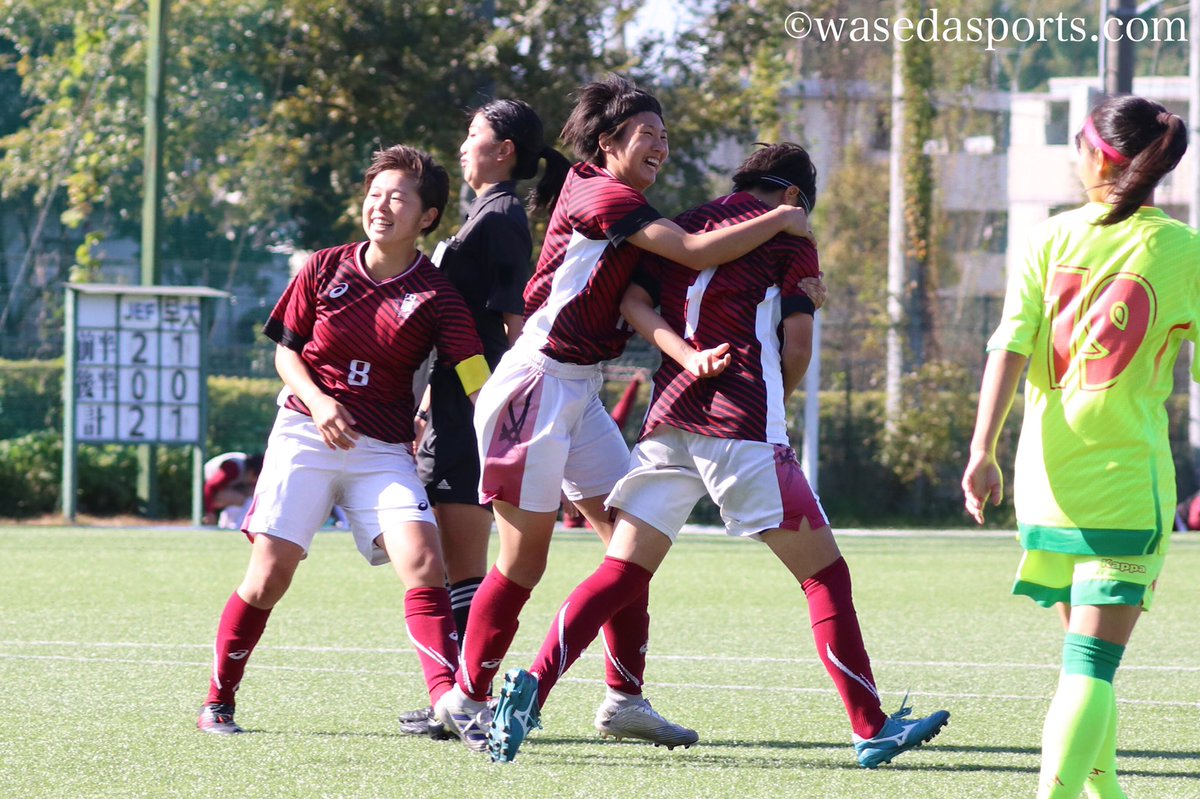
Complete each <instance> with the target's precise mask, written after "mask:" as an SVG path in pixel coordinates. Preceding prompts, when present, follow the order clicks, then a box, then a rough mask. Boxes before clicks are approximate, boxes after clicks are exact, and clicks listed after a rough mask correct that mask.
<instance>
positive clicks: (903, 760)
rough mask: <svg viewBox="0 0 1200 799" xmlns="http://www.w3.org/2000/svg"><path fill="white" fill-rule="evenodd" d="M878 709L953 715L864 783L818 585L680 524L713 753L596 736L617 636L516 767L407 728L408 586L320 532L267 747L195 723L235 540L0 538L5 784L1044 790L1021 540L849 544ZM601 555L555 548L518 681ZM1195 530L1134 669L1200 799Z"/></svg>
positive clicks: (676, 703)
mask: <svg viewBox="0 0 1200 799" xmlns="http://www.w3.org/2000/svg"><path fill="white" fill-rule="evenodd" d="M841 544H842V550H843V552H844V553H845V555H846V557H847V560H848V561H849V563H850V566H851V569H852V572H853V575H854V582H855V598H856V604H857V606H858V611H859V617H860V619H861V621H862V626H863V630H864V635H865V637H866V640H867V645H868V648H869V651H870V652H871V654H872V658H873V665H874V671H875V676H876V680H877V682H878V683H879V686H880V688H881V690H882V692H883V695H884V702H885V709H886V710H889V711H891V710H893V709H895V707H897V706H898V705H899V702H900V700H901V698H902V696H903V694H904V691H905V690H910V691H911V694H912V700H913V703H914V705H915V712H916V713H917V714H918V715H924V714H925V713H927V712H929V711H932V710H935V709H937V708H946V709H948V710H950V711H951V714H952V717H951V721H950V725H949V726H948V727H947V728H946V729H945V730H944V731H943V732H942V734H941V736H939V737H938V738H936V739H935V740H934V741H933V742H932V743H931V744H928V745H926V746H925V747H923V748H921V749H919V750H916V751H914V752H910V753H908V754H905V755H902V756H901V757H899V758H897V760H896V761H895V763H893V764H892V765H890V766H884V767H882V768H880V769H878V770H876V771H866V770H863V769H860V768H858V767H857V765H856V764H855V761H854V759H853V753H852V750H851V748H850V745H849V735H850V732H849V728H848V725H847V722H846V720H845V716H844V713H843V710H842V707H841V703H840V701H839V700H838V698H837V695H836V694H835V693H834V691H833V690H832V687H831V684H830V683H829V681H828V679H827V677H826V675H825V673H824V671H823V669H822V668H821V666H820V664H819V662H818V661H817V659H816V656H815V654H814V651H813V645H812V639H811V637H810V635H809V628H808V620H807V612H806V609H805V604H804V598H803V594H802V592H801V591H800V589H799V586H797V585H795V583H794V582H792V581H791V578H790V577H789V576H788V575H787V574H786V572H785V571H784V569H783V567H782V566H780V565H779V564H778V563H777V562H775V561H774V559H773V558H772V557H771V555H770V553H769V551H768V550H767V549H766V547H764V546H762V545H760V544H757V543H754V542H748V541H731V540H728V539H725V538H723V537H720V536H702V535H695V536H689V535H685V536H683V537H682V538H681V540H680V542H679V544H678V545H677V546H676V547H675V551H673V552H672V554H671V556H670V557H668V559H667V561H666V563H665V564H664V566H663V567H662V569H661V571H660V572H659V576H658V577H657V578H656V580H655V582H654V585H653V588H652V590H651V602H650V611H651V616H652V624H651V630H652V639H651V643H652V648H651V651H650V659H649V668H648V674H647V680H648V683H649V686H648V691H647V695H648V696H649V697H650V698H651V699H652V700H653V702H654V703H655V706H656V708H658V709H659V710H660V711H662V712H663V713H664V714H665V715H667V716H668V717H669V718H671V719H673V720H676V721H679V722H681V723H684V724H687V725H689V726H692V727H694V728H695V729H696V730H698V731H699V732H700V735H701V743H700V744H699V745H698V746H696V747H694V748H692V749H689V750H683V749H676V750H674V751H672V752H668V751H667V750H665V749H656V748H654V747H652V746H649V745H646V744H636V743H630V742H621V743H617V742H612V741H601V740H599V739H598V738H597V737H596V736H595V733H594V731H593V729H592V714H593V712H594V710H595V707H596V705H597V704H598V703H599V700H600V698H601V696H602V692H603V687H602V684H601V677H602V674H603V664H602V662H601V660H600V658H599V657H598V656H597V655H596V654H595V652H596V651H598V650H599V644H598V643H597V644H595V645H593V651H592V652H589V653H588V654H587V655H586V656H585V657H584V658H583V659H582V660H581V661H580V662H579V663H578V664H577V665H576V666H575V668H574V669H573V670H572V672H571V673H570V675H569V676H568V677H567V679H566V680H565V681H564V682H562V683H561V684H560V686H559V687H558V688H557V689H556V691H555V694H554V696H553V697H552V698H551V701H550V702H549V703H548V706H547V707H546V708H545V710H544V711H543V713H542V721H543V723H544V726H545V729H544V730H542V731H539V732H536V733H534V735H533V736H532V737H531V738H530V739H529V740H528V741H527V743H526V744H525V745H524V746H523V747H522V749H521V753H520V755H519V756H518V758H517V760H516V762H515V763H513V764H511V765H508V766H498V765H493V764H492V763H490V762H488V761H487V760H486V757H485V756H480V755H475V754H472V753H470V752H468V751H467V750H466V749H465V748H464V747H463V746H461V745H460V744H458V743H455V742H447V743H439V742H434V741H429V740H425V739H415V738H410V737H407V736H404V735H401V734H400V733H399V732H398V731H397V729H396V723H395V716H396V713H397V711H400V710H407V709H412V708H416V707H419V706H421V705H423V704H425V703H426V696H425V693H424V690H423V687H422V685H421V680H420V669H419V666H418V664H417V659H416V655H415V654H414V653H413V651H412V649H411V647H410V646H409V643H408V640H407V637H406V635H405V633H404V620H403V612H402V588H401V585H400V582H399V580H397V579H396V578H395V576H394V575H393V574H392V573H391V571H390V569H389V568H387V567H381V568H371V567H369V566H367V565H366V563H365V561H363V560H362V558H361V557H360V556H359V554H358V552H357V550H355V548H354V545H353V542H352V540H351V538H350V536H349V535H347V534H344V533H329V534H324V533H323V534H321V535H319V536H318V537H317V541H316V543H315V545H314V547H313V551H312V556H311V557H310V558H309V560H308V562H306V563H305V564H304V565H303V566H302V567H301V569H300V572H299V573H298V575H297V577H296V581H295V583H294V584H293V586H292V589H291V591H290V592H289V594H288V595H287V597H286V598H285V599H284V600H283V602H282V603H281V604H280V606H279V607H278V608H277V609H276V611H275V614H274V615H273V617H272V619H271V622H270V624H269V625H268V628H267V632H266V635H265V636H264V638H263V641H262V643H261V644H260V646H259V648H258V650H256V652H255V653H254V656H253V660H252V662H251V663H250V666H249V669H248V671H247V675H246V679H245V681H244V682H243V685H242V688H241V691H240V692H239V694H238V702H239V704H238V721H239V723H240V724H241V725H242V726H244V727H246V728H247V729H248V730H250V731H251V733H252V734H248V735H242V736H235V737H228V738H225V737H217V736H208V735H202V734H200V733H199V732H197V731H196V729H195V727H194V723H195V717H196V712H197V709H198V708H199V705H200V703H201V702H202V701H203V698H204V691H205V688H206V686H207V679H208V661H209V652H210V647H211V644H212V637H213V634H214V632H215V629H216V623H217V617H218V614H219V613H220V610H221V607H222V606H223V604H224V602H225V600H226V598H227V597H228V595H229V593H230V591H231V590H232V589H233V588H234V586H235V585H236V584H237V582H238V580H239V579H240V576H241V573H242V571H243V569H244V568H245V562H246V558H247V557H248V554H249V550H248V546H247V544H246V542H245V540H244V539H243V538H242V537H241V536H240V535H238V534H235V533H228V532H217V531H212V530H194V529H183V528H156V529H147V528H141V529H97V528H70V529H68V528H37V527H0V685H3V686H4V690H3V701H0V797H72V798H75V797H101V796H104V797H228V798H229V799H241V797H273V798H274V797H281V798H282V797H446V798H447V799H450V798H453V797H472V798H474V797H480V799H507V798H508V797H512V798H513V799H517V798H518V797H520V798H522V799H525V798H528V799H536V798H538V797H547V799H549V798H550V797H588V799H599V798H600V797H613V798H622V797H628V798H629V799H651V798H653V797H662V798H663V799H690V798H691V797H695V798H697V799H701V798H703V799H708V798H709V797H738V799H742V798H743V797H745V798H749V797H753V798H754V799H766V798H767V797H785V796H786V797H822V799H825V798H831V797H853V798H854V799H869V798H871V797H878V799H893V798H894V799H900V797H904V798H905V799H913V798H914V797H957V798H960V799H966V798H968V797H987V798H988V799H997V798H999V797H1032V796H1033V794H1034V785H1035V781H1036V775H1037V767H1038V751H1039V746H1040V734H1041V720H1042V717H1043V715H1044V713H1045V710H1046V707H1047V705H1048V703H1049V698H1050V695H1051V693H1052V692H1053V690H1054V686H1055V682H1056V679H1057V666H1058V662H1059V658H1060V646H1061V632H1060V630H1059V629H1058V625H1057V621H1056V617H1055V614H1054V613H1053V612H1051V611H1045V610H1042V609H1040V608H1038V607H1037V606H1035V605H1034V604H1033V603H1032V602H1030V601H1028V600H1027V599H1023V598H1016V597H1012V596H1009V595H1008V588H1009V581H1010V578H1011V574H1012V571H1013V569H1014V568H1015V565H1016V560H1017V555H1018V552H1017V545H1016V544H1015V542H1014V541H1013V540H1012V539H1011V538H1009V537H1007V536H1006V537H997V536H996V535H995V534H994V533H993V534H978V533H974V534H972V533H969V532H966V531H961V532H943V533H934V532H917V533H909V534H891V535H889V534H886V533H882V532H881V533H879V534H869V533H867V534H853V535H851V534H846V535H844V536H842V537H841ZM600 555H601V551H600V548H599V544H598V542H597V541H596V540H595V539H594V538H593V537H591V536H590V534H584V533H577V532H570V533H561V534H559V536H558V538H557V540H556V543H555V546H554V548H553V553H552V555H551V562H550V566H549V568H548V570H547V576H546V579H545V580H544V581H543V583H542V585H541V586H540V587H539V589H538V590H537V591H536V592H535V593H534V596H533V599H532V600H531V601H530V604H529V605H528V606H527V607H526V610H525V613H524V614H523V620H524V622H523V626H522V628H521V630H520V632H519V633H518V635H517V639H516V641H515V642H514V645H513V653H512V654H511V655H510V657H509V660H508V661H506V663H505V666H504V667H505V668H508V667H510V666H514V665H521V666H527V665H528V662H529V661H530V660H531V659H532V656H533V653H534V651H535V650H536V649H537V646H538V644H540V642H541V639H542V636H543V635H544V633H545V631H546V626H547V624H548V623H549V620H550V617H551V615H552V614H553V612H554V610H555V609H556V608H557V606H558V604H559V602H560V601H561V600H562V599H563V597H565V595H566V593H567V592H568V591H569V590H570V588H571V587H573V586H574V585H575V583H577V582H578V581H579V580H580V579H582V578H583V577H584V576H585V575H586V574H588V573H590V572H591V570H592V569H593V568H594V567H595V565H596V563H597V562H598V560H599V558H600ZM1197 574H1200V536H1197V535H1196V534H1178V535H1177V536H1176V538H1175V541H1174V543H1173V546H1172V552H1171V554H1170V556H1169V557H1168V560H1167V568H1166V572H1165V573H1164V576H1163V579H1162V580H1161V582H1160V591H1159V596H1158V599H1157V604H1156V606H1155V608H1154V611H1153V612H1152V613H1150V614H1148V615H1147V616H1146V618H1144V619H1143V620H1142V622H1141V624H1140V626H1139V629H1138V630H1136V631H1135V633H1134V638H1133V641H1132V643H1131V646H1130V648H1129V651H1128V653H1127V654H1126V657H1125V660H1124V663H1123V665H1122V668H1121V670H1120V671H1119V672H1118V675H1117V693H1118V697H1119V700H1120V705H1119V706H1120V713H1121V729H1120V733H1119V749H1120V754H1119V760H1118V763H1119V766H1120V767H1121V770H1122V772H1123V778H1122V784H1123V786H1124V788H1125V790H1126V792H1127V793H1128V795H1129V796H1130V797H1131V799H1150V798H1151V797H1153V798H1154V799H1189V798H1191V797H1196V798H1200V755H1198V753H1200V714H1198V713H1197V711H1198V710H1200V658H1198V657H1197V656H1198V655H1200V614H1198V611H1197V609H1198V608H1200V580H1198V579H1197V577H1196V575H1197Z"/></svg>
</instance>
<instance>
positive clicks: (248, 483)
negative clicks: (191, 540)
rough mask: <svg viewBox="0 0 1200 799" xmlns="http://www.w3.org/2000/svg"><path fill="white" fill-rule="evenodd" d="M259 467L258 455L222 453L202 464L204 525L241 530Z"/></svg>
mask: <svg viewBox="0 0 1200 799" xmlns="http://www.w3.org/2000/svg"><path fill="white" fill-rule="evenodd" d="M262 464H263V456H262V453H261V452H256V453H254V454H252V455H247V454H246V453H244V452H222V453H221V454H220V455H216V456H214V457H212V458H209V459H208V460H207V461H206V462H205V463H204V523H205V524H215V525H217V526H218V527H221V528H223V529H226V530H240V529H242V520H243V519H244V518H246V511H247V510H249V506H250V498H251V497H252V496H253V495H254V484H255V483H256V482H258V475H259V473H261V472H262Z"/></svg>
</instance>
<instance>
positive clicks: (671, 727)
mask: <svg viewBox="0 0 1200 799" xmlns="http://www.w3.org/2000/svg"><path fill="white" fill-rule="evenodd" d="M596 729H597V730H598V731H599V732H600V735H601V737H604V738H616V739H617V740H620V739H622V738H640V739H642V740H643V741H650V742H651V743H652V744H654V745H655V746H665V747H667V748H668V749H674V748H675V747H677V746H682V747H683V748H685V749H687V748H689V747H691V745H692V744H694V743H696V742H697V741H699V740H700V736H699V735H697V734H696V731H695V730H689V729H688V728H687V727H684V726H681V725H679V724H675V723H674V722H670V721H667V720H666V719H665V718H663V717H662V716H661V715H660V714H659V712H658V711H657V710H655V709H654V708H653V707H651V706H650V702H649V700H647V699H641V698H638V699H632V698H631V699H623V700H621V701H614V700H613V699H612V694H611V692H610V694H609V698H608V699H606V700H605V701H604V704H602V705H600V709H599V710H597V711H596Z"/></svg>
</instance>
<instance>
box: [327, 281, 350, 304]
mask: <svg viewBox="0 0 1200 799" xmlns="http://www.w3.org/2000/svg"><path fill="white" fill-rule="evenodd" d="M349 290H350V284H349V283H338V284H337V285H336V286H334V287H333V288H331V289H330V290H329V299H331V300H336V299H337V298H338V297H340V296H342V295H343V294H345V293H346V292H347V291H349Z"/></svg>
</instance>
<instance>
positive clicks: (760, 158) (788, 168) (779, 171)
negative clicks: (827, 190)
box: [733, 141, 817, 213]
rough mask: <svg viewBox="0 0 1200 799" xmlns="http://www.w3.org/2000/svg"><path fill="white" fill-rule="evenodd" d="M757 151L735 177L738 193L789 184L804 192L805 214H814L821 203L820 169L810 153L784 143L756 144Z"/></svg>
mask: <svg viewBox="0 0 1200 799" xmlns="http://www.w3.org/2000/svg"><path fill="white" fill-rule="evenodd" d="M754 146H755V147H759V148H761V149H758V150H755V151H754V152H753V153H751V154H750V157H749V158H747V159H746V160H745V161H743V162H742V165H741V166H740V167H738V171H737V172H735V173H734V175H733V188H734V190H735V191H745V190H746V189H753V188H759V189H766V190H768V191H779V190H780V189H786V188H787V186H786V185H784V184H785V183H788V184H791V185H792V186H795V187H796V188H798V189H799V190H800V202H801V204H802V205H803V207H804V210H805V211H808V212H810V213H811V212H812V209H813V206H814V205H816V204H817V168H816V167H815V166H813V162H812V158H811V157H809V154H808V150H805V149H804V148H803V147H801V146H800V145H799V144H792V143H791V142H780V143H779V144H767V143H765V142H760V141H756V142H755V143H754Z"/></svg>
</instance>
